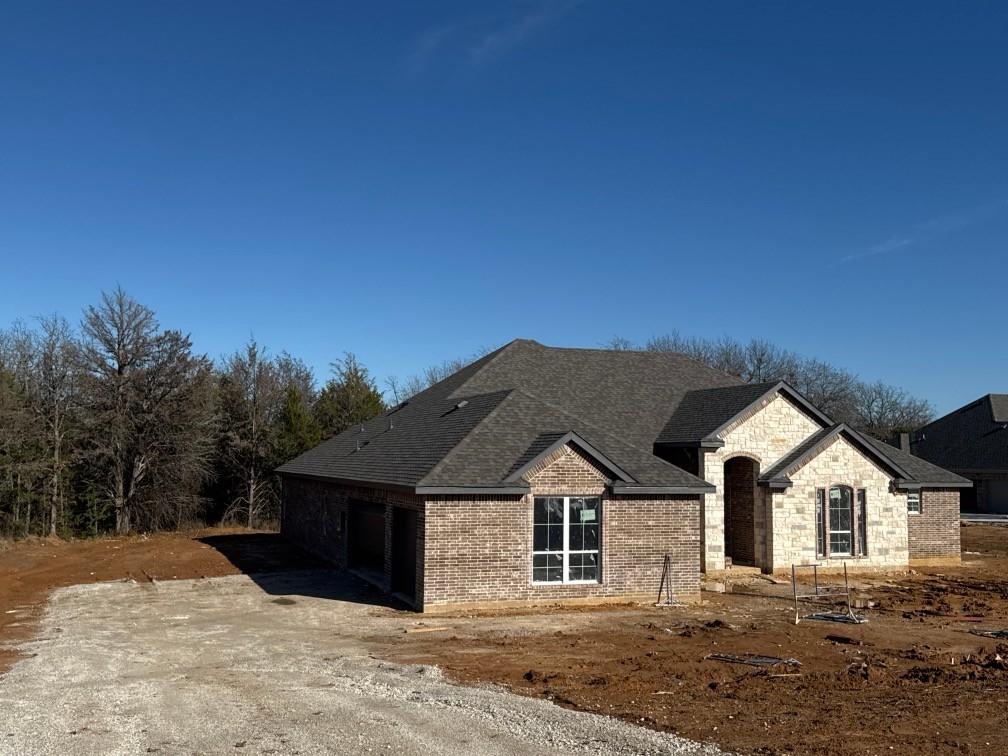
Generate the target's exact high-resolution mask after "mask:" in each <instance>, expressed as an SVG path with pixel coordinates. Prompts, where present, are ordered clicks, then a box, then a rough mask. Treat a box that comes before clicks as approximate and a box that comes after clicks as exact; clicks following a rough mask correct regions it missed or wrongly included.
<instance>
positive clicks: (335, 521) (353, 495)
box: [280, 477, 424, 603]
mask: <svg viewBox="0 0 1008 756" xmlns="http://www.w3.org/2000/svg"><path fill="white" fill-rule="evenodd" d="M353 501H362V502H368V503H371V504H378V505H381V506H383V507H384V508H385V565H384V574H383V575H382V576H381V577H380V579H379V584H380V586H381V587H382V588H383V589H385V590H388V589H389V588H390V586H391V583H392V508H393V507H402V508H404V509H412V510H414V511H416V512H417V567H416V572H417V578H416V596H417V597H418V603H419V597H421V596H423V584H424V563H423V553H424V544H423V538H424V505H423V500H422V499H421V498H420V497H417V496H414V495H412V494H409V493H405V492H400V491H394V490H390V489H384V488H370V487H361V486H347V485H343V484H339V483H328V482H321V481H315V480H307V479H303V478H294V477H285V478H284V480H283V505H282V508H281V512H280V532H281V534H283V536H284V537H285V538H287V539H289V540H291V541H292V542H294V543H296V544H298V545H299V546H300V547H301V548H303V549H305V551H308V552H309V553H312V554H315V555H316V556H319V557H322V558H323V559H326V560H328V561H330V562H332V563H333V564H336V565H337V566H339V567H346V566H347V548H346V544H347V534H346V531H345V529H341V528H340V523H341V518H340V515H341V514H343V515H344V517H343V518H342V520H343V521H344V522H345V521H346V519H347V518H346V515H347V513H348V511H349V509H350V507H352V506H353Z"/></svg>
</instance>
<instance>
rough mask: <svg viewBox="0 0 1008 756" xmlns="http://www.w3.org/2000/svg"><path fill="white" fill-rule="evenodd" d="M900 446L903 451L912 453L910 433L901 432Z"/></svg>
mask: <svg viewBox="0 0 1008 756" xmlns="http://www.w3.org/2000/svg"><path fill="white" fill-rule="evenodd" d="M899 448H900V449H902V450H903V451H905V452H907V453H908V454H909V453H910V434H909V433H900V439H899Z"/></svg>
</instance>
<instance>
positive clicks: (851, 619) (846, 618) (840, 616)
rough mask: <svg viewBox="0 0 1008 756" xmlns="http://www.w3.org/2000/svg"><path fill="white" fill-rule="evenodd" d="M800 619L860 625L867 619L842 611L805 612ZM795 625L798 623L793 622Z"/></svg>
mask: <svg viewBox="0 0 1008 756" xmlns="http://www.w3.org/2000/svg"><path fill="white" fill-rule="evenodd" d="M802 619H807V620H819V621H821V622H845V623H847V624H848V625H862V624H864V623H865V622H867V621H868V620H866V619H865V618H864V617H862V616H861V615H859V614H854V612H851V613H850V614H844V613H843V612H815V613H813V614H807V615H805V616H804V617H802ZM795 624H796V625H797V624H798V623H797V622H795Z"/></svg>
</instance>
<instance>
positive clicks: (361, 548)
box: [347, 501, 385, 572]
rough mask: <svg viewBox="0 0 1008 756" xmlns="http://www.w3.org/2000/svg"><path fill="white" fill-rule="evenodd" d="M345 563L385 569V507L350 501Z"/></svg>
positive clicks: (370, 568) (373, 568) (380, 569)
mask: <svg viewBox="0 0 1008 756" xmlns="http://www.w3.org/2000/svg"><path fill="white" fill-rule="evenodd" d="M347 564H348V565H349V566H350V567H362V568H365V569H369V570H378V571H379V572H384V571H385V507H384V506H382V505H381V504H369V503H368V502H364V501H351V502H350V505H349V512H348V513H347Z"/></svg>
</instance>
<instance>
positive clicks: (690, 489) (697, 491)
mask: <svg viewBox="0 0 1008 756" xmlns="http://www.w3.org/2000/svg"><path fill="white" fill-rule="evenodd" d="M716 490H717V489H716V488H715V487H714V486H712V485H710V484H707V485H703V486H631V485H627V484H625V483H613V485H612V491H613V493H614V494H678V495H686V496H703V495H704V494H709V493H714V492H715V491H716Z"/></svg>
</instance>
